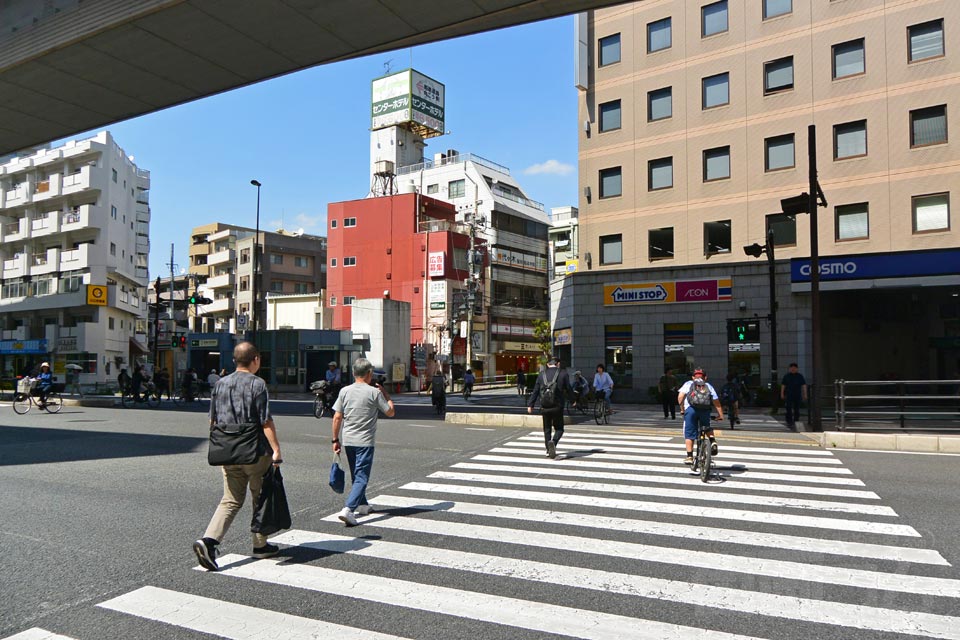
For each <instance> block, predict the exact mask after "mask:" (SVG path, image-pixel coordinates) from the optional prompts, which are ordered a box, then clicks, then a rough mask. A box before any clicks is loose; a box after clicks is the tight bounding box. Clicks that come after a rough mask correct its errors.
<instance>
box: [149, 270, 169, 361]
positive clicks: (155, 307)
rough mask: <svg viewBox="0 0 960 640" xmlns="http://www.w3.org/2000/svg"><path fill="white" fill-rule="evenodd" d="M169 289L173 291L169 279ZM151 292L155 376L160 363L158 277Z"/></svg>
mask: <svg viewBox="0 0 960 640" xmlns="http://www.w3.org/2000/svg"><path fill="white" fill-rule="evenodd" d="M170 288H171V291H172V290H173V278H171V279H170ZM153 290H154V292H156V296H154V297H155V300H154V301H153V369H154V375H156V371H157V367H158V366H159V363H160V276H157V281H156V282H155V283H154V284H153Z"/></svg>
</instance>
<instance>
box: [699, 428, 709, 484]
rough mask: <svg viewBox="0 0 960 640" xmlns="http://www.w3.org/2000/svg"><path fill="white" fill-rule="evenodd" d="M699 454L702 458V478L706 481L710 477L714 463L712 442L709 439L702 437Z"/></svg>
mask: <svg viewBox="0 0 960 640" xmlns="http://www.w3.org/2000/svg"><path fill="white" fill-rule="evenodd" d="M698 456H699V458H700V480H702V481H703V482H706V481H707V480H709V479H710V471H711V466H712V464H713V456H712V455H711V453H710V442H709V441H708V440H705V439H703V438H701V439H700V451H699V452H698Z"/></svg>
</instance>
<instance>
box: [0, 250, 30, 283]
mask: <svg viewBox="0 0 960 640" xmlns="http://www.w3.org/2000/svg"><path fill="white" fill-rule="evenodd" d="M25 275H27V256H26V255H25V254H21V255H18V256H15V257H13V258H11V259H10V260H4V261H3V278H4V280H6V279H7V278H21V277H23V276H25Z"/></svg>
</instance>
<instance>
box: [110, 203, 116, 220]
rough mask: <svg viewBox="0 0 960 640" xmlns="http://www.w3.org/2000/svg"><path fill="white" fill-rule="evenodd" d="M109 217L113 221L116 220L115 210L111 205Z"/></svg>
mask: <svg viewBox="0 0 960 640" xmlns="http://www.w3.org/2000/svg"><path fill="white" fill-rule="evenodd" d="M110 217H111V218H113V219H114V220H116V219H117V208H116V207H115V206H113V205H110Z"/></svg>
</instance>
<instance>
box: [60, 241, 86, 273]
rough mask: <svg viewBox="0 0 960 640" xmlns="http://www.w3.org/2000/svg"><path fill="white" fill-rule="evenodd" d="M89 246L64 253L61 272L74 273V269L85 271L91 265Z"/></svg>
mask: <svg viewBox="0 0 960 640" xmlns="http://www.w3.org/2000/svg"><path fill="white" fill-rule="evenodd" d="M89 251H90V245H89V244H81V245H80V246H79V247H77V248H76V249H73V250H72V251H64V252H63V253H61V254H60V270H61V271H73V270H74V269H84V268H86V267H87V266H88V264H89V260H90V258H89Z"/></svg>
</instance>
